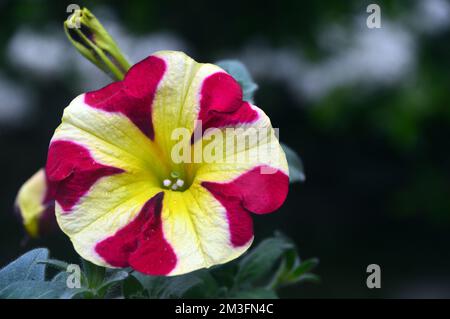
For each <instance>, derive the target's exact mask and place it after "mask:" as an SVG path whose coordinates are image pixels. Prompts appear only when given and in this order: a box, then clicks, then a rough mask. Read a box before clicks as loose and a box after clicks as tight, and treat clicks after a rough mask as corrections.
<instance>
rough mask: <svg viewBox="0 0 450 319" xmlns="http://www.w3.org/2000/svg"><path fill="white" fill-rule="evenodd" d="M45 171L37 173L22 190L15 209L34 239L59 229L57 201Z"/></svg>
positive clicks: (18, 195)
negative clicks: (56, 216) (56, 218)
mask: <svg viewBox="0 0 450 319" xmlns="http://www.w3.org/2000/svg"><path fill="white" fill-rule="evenodd" d="M48 186H49V185H48V180H47V178H46V176H45V171H44V169H40V170H39V171H37V172H36V173H35V174H34V175H33V176H32V177H31V178H30V179H29V180H27V181H26V182H25V184H23V185H22V187H21V188H20V190H19V192H18V194H17V198H16V203H15V207H16V209H17V212H18V214H19V215H20V217H21V219H22V222H23V225H24V227H25V230H26V232H27V234H28V235H29V236H30V237H32V238H35V237H39V236H41V235H47V234H49V233H52V232H53V231H54V230H55V229H57V225H56V221H55V201H54V200H53V194H52V193H51V191H52V189H51V188H49V187H48Z"/></svg>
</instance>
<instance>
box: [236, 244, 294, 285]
mask: <svg viewBox="0 0 450 319" xmlns="http://www.w3.org/2000/svg"><path fill="white" fill-rule="evenodd" d="M290 248H292V244H291V243H290V242H288V241H287V240H286V239H284V238H282V237H275V238H269V239H265V240H264V241H262V242H261V243H260V244H259V245H258V246H257V247H256V248H255V249H253V250H251V251H250V252H249V253H248V254H247V255H245V256H244V257H243V258H242V260H241V261H240V263H239V269H238V272H237V274H236V280H235V281H236V283H237V284H238V285H242V284H244V285H245V284H251V283H254V282H255V281H257V280H258V279H261V278H262V277H263V276H264V275H266V274H267V273H268V272H269V271H270V270H271V269H272V268H273V267H274V266H275V263H276V262H277V261H278V260H279V258H280V257H281V255H282V254H283V253H284V252H285V251H286V250H287V249H290Z"/></svg>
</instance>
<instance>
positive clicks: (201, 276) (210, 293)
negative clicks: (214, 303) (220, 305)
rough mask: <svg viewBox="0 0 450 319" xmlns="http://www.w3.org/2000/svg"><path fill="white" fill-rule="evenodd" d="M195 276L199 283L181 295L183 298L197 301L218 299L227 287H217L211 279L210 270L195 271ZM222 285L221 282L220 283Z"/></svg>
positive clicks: (215, 282) (214, 280) (213, 279)
mask: <svg viewBox="0 0 450 319" xmlns="http://www.w3.org/2000/svg"><path fill="white" fill-rule="evenodd" d="M194 274H195V276H196V277H197V278H198V281H199V283H198V284H196V285H194V286H192V287H191V288H189V289H188V291H186V292H185V293H184V294H183V297H184V298H189V299H199V298H219V297H220V296H221V294H222V293H223V292H224V290H227V287H219V284H218V283H217V280H216V279H215V278H214V277H213V275H212V274H211V272H210V270H209V269H208V270H207V269H202V270H197V271H196V272H195V273H194ZM221 284H222V285H224V283H223V282H221Z"/></svg>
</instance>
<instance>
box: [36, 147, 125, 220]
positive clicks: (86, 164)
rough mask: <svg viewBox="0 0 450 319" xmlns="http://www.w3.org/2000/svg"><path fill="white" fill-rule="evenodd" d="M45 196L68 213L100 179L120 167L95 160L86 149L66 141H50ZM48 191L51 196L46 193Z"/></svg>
mask: <svg viewBox="0 0 450 319" xmlns="http://www.w3.org/2000/svg"><path fill="white" fill-rule="evenodd" d="M45 170H46V174H47V178H48V182H49V190H48V193H47V196H46V197H47V199H50V198H53V199H55V200H56V201H57V202H58V204H59V205H60V206H61V207H62V209H63V210H64V211H65V212H68V211H70V210H71V209H72V207H73V206H74V205H75V204H76V203H77V202H78V201H79V200H80V198H81V197H82V196H84V195H85V194H86V193H87V192H88V191H89V189H90V188H91V187H92V185H94V184H95V183H96V182H97V181H98V180H99V179H100V178H102V177H105V176H110V175H114V174H119V173H122V172H123V170H122V169H119V168H116V167H111V166H107V165H102V164H99V163H97V162H96V161H95V160H94V159H93V158H92V157H91V154H90V153H89V151H88V150H87V149H86V148H85V147H83V146H81V145H78V144H76V143H73V142H70V141H54V142H52V143H51V144H50V148H49V151H48V158H47V165H46V168H45ZM50 194H51V195H50Z"/></svg>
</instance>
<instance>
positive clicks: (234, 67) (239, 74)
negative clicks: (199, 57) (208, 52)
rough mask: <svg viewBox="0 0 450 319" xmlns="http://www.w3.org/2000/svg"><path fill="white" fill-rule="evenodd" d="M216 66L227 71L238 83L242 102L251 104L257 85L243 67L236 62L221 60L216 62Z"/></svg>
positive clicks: (240, 63)
mask: <svg viewBox="0 0 450 319" xmlns="http://www.w3.org/2000/svg"><path fill="white" fill-rule="evenodd" d="M216 65H218V66H220V67H221V68H222V69H224V70H225V71H227V72H228V73H229V74H230V75H231V76H232V77H233V78H234V79H235V80H236V81H237V82H238V83H239V85H240V86H241V88H242V94H243V99H244V101H248V102H250V103H253V96H254V94H255V91H256V90H257V89H258V85H257V84H256V83H255V82H254V81H253V79H252V77H251V75H250V73H249V72H248V70H247V68H246V67H245V65H244V64H243V63H242V62H239V61H237V60H222V61H219V62H216Z"/></svg>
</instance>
